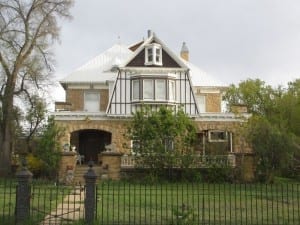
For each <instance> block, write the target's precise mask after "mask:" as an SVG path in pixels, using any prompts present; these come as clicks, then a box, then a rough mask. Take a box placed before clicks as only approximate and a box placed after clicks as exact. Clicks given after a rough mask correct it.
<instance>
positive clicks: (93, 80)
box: [53, 31, 252, 179]
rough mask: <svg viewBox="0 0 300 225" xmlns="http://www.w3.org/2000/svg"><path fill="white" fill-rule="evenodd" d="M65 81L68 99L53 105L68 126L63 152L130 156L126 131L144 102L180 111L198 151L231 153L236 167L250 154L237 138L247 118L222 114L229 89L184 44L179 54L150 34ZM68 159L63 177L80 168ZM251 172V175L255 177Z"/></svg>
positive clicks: (84, 155) (115, 48) (85, 156)
mask: <svg viewBox="0 0 300 225" xmlns="http://www.w3.org/2000/svg"><path fill="white" fill-rule="evenodd" d="M60 83H61V85H62V86H63V88H64V89H65V92H66V101H65V102H56V104H55V112H53V116H54V117H55V121H56V123H57V124H59V125H60V126H62V127H64V128H65V131H66V132H65V137H64V138H63V139H62V140H61V143H62V146H69V148H65V149H64V150H63V152H64V151H67V152H68V151H69V149H73V150H74V151H76V154H78V155H80V156H81V159H80V160H81V161H82V163H86V162H88V161H90V160H93V161H94V162H96V163H102V160H101V157H100V155H101V154H102V153H103V152H107V151H112V152H115V153H120V155H121V154H122V155H123V157H129V156H130V150H129V149H125V148H124V144H125V143H126V144H127V145H128V146H130V142H131V141H130V140H126V139H125V138H124V135H123V134H124V133H125V132H126V123H128V121H130V118H131V117H132V114H133V113H134V112H136V111H137V110H139V108H140V107H142V106H143V105H147V106H149V107H151V108H152V109H154V110H155V109H157V108H158V107H160V106H162V105H166V106H168V107H172V108H173V109H174V110H177V109H178V108H179V107H180V108H182V109H183V110H184V112H185V113H186V114H187V115H188V116H190V117H191V119H192V120H194V122H195V124H196V127H197V129H198V134H197V135H198V141H197V143H198V144H197V146H196V151H197V154H198V155H199V156H205V155H218V156H222V157H224V158H225V159H228V156H230V163H231V164H232V166H239V165H237V164H236V162H240V160H237V157H239V155H243V156H245V155H251V149H250V148H249V147H248V146H247V145H246V144H245V141H244V140H243V137H240V136H239V135H238V134H239V133H238V129H239V127H240V125H241V123H243V121H244V120H245V118H247V117H248V116H249V115H248V114H247V113H245V112H242V113H237V112H235V113H224V112H222V95H223V93H224V91H225V90H226V86H225V85H223V84H222V83H221V82H219V81H217V80H216V79H214V78H212V77H211V76H209V75H208V74H206V73H205V72H203V71H202V70H201V69H199V68H198V67H197V66H195V65H193V64H192V63H191V62H189V50H188V48H187V46H186V44H185V43H183V45H182V49H181V52H180V56H178V55H177V54H175V53H174V52H173V51H172V50H171V49H169V48H168V47H167V45H165V44H164V43H163V42H162V41H161V40H160V39H159V38H158V37H157V35H156V34H154V33H153V32H151V31H149V32H148V38H147V39H145V40H143V41H141V42H139V43H137V44H135V45H131V46H126V45H123V44H116V45H114V46H112V47H111V48H110V49H108V50H106V51H105V52H103V53H101V54H100V55H98V56H97V57H95V58H94V59H92V60H90V61H89V62H88V63H86V64H85V65H83V66H82V67H80V68H78V69H77V70H75V71H74V72H73V73H71V74H69V75H68V76H67V77H66V78H64V79H63V80H61V81H60ZM70 146H72V147H71V148H70ZM62 149H63V147H62ZM66 155H70V153H67V154H66ZM71 155H72V154H71ZM67 158H68V157H67ZM63 161H64V159H63ZM71 162H72V163H71ZM71 162H70V161H68V160H67V161H64V162H63V163H62V168H61V175H62V174H63V173H64V171H65V167H66V164H72V168H74V167H76V163H74V162H73V161H72V160H71ZM121 162H123V161H122V160H121ZM124 162H125V161H124ZM127 162H128V161H127ZM121 164H122V163H121ZM120 166H123V165H120ZM124 166H129V165H124ZM246 176H248V177H247V179H250V178H251V176H252V174H251V173H250V172H249V174H247V175H246Z"/></svg>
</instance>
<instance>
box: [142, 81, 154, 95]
mask: <svg viewBox="0 0 300 225" xmlns="http://www.w3.org/2000/svg"><path fill="white" fill-rule="evenodd" d="M145 81H151V88H150V87H149V90H151V95H152V96H150V97H148V96H147V97H145V90H146V89H145V87H146V85H145V83H146V82H145ZM154 84H155V83H154V79H143V100H154V94H155V93H154Z"/></svg>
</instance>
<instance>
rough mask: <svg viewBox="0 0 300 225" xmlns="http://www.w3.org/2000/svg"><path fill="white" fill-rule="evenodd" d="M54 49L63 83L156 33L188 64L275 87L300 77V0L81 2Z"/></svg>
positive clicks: (229, 78)
mask: <svg viewBox="0 0 300 225" xmlns="http://www.w3.org/2000/svg"><path fill="white" fill-rule="evenodd" d="M72 12H73V17H74V19H73V21H71V22H69V21H66V22H63V23H62V33H61V45H57V46H56V47H55V52H56V56H57V70H56V71H57V76H58V77H59V78H62V77H63V76H65V75H67V74H68V73H70V72H71V71H72V70H74V69H76V68H77V67H79V66H81V65H82V64H83V63H85V62H86V61H88V60H89V59H91V58H92V57H94V56H96V55H97V54H99V53H101V52H102V51H104V50H105V49H107V48H109V47H111V46H112V45H113V44H114V43H116V42H117V41H118V36H120V37H121V41H122V42H123V43H126V44H131V43H134V42H137V41H140V40H142V38H143V37H145V36H146V31H147V29H149V28H150V29H152V30H154V31H155V32H156V34H157V35H158V37H160V39H162V40H163V41H164V42H165V43H166V44H167V45H168V46H169V47H170V48H171V49H173V50H174V51H175V52H179V50H180V47H181V43H182V42H183V41H185V42H187V45H188V47H189V50H190V60H191V61H192V62H193V63H194V64H196V65H198V66H199V67H200V68H201V69H203V70H205V71H206V72H207V73H209V74H211V75H212V76H215V77H216V78H218V79H219V80H222V81H223V82H225V83H227V84H229V83H238V82H239V81H241V80H245V79H247V78H260V79H262V80H265V81H266V82H267V83H269V84H272V85H278V84H286V83H287V82H288V81H292V80H293V79H295V78H299V77H300V73H299V71H300V63H299V62H300V2H299V1H296V0H285V1H283V0H226V1H225V0H185V1H179V0H164V1H162V0H152V1H146V0H128V1H122V0H110V1H99V0H77V1H76V4H75V7H74V8H73V9H72Z"/></svg>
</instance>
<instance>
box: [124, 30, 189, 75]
mask: <svg viewBox="0 0 300 225" xmlns="http://www.w3.org/2000/svg"><path fill="white" fill-rule="evenodd" d="M153 40H154V41H155V42H156V43H158V44H160V45H161V46H162V49H163V50H165V51H166V52H167V53H168V54H169V55H170V56H171V58H172V59H173V60H174V61H175V62H176V63H177V64H178V65H179V66H180V67H181V68H184V69H187V66H186V64H185V63H184V62H183V61H182V60H181V59H180V58H179V57H178V56H177V55H176V54H174V53H173V51H171V50H170V49H169V48H168V47H167V46H166V45H165V44H164V43H163V42H162V41H161V40H160V39H159V38H157V37H156V35H155V34H154V33H153V34H152V35H151V36H150V37H149V38H148V39H147V40H145V41H144V43H143V44H141V46H140V47H138V48H137V49H136V50H135V52H134V54H133V55H132V56H131V57H130V58H129V59H128V60H126V61H125V62H124V63H123V64H121V67H126V65H127V64H128V63H130V62H131V61H132V60H133V59H134V58H135V57H136V56H137V55H138V54H139V53H140V52H141V51H142V50H143V49H145V48H146V46H147V45H149V44H151V42H152V41H153ZM173 69H174V68H173Z"/></svg>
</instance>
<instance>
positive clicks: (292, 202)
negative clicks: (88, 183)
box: [97, 183, 300, 225]
mask: <svg viewBox="0 0 300 225" xmlns="http://www.w3.org/2000/svg"><path fill="white" fill-rule="evenodd" d="M97 193H98V194H97V197H98V201H97V218H98V220H99V221H100V224H106V225H109V224H236V225H238V224H295V225H298V224H300V208H299V204H300V186H299V184H289V185H281V184H277V185H265V184H241V185H240V184H161V185H142V184H128V183H127V184H126V183H103V184H100V185H98V190H97ZM186 214H188V219H187V220H186V221H182V216H183V215H186Z"/></svg>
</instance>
